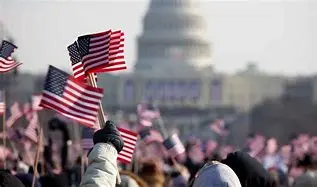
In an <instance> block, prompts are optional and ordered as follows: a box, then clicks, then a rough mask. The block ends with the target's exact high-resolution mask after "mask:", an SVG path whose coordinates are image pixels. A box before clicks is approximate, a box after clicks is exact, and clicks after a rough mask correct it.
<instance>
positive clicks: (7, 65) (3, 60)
mask: <svg viewBox="0 0 317 187" xmlns="http://www.w3.org/2000/svg"><path fill="white" fill-rule="evenodd" d="M15 49H17V47H16V46H15V45H13V44H12V43H10V42H8V41H5V40H3V41H2V45H1V48H0V72H7V71H10V70H12V69H14V68H16V67H18V66H19V65H21V64H22V63H17V62H15V60H13V59H12V57H11V54H12V53H13V52H14V50H15Z"/></svg>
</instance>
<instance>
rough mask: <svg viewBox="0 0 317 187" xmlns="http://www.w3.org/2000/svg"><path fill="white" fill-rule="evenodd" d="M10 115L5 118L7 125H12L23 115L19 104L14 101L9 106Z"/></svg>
mask: <svg viewBox="0 0 317 187" xmlns="http://www.w3.org/2000/svg"><path fill="white" fill-rule="evenodd" d="M10 113H11V116H10V117H9V118H8V119H7V121H6V125H7V127H12V125H13V124H14V123H15V122H16V121H17V120H18V119H19V118H20V117H22V116H23V112H22V111H21V109H20V104H19V103H18V102H17V101H16V102H14V103H13V105H12V106H11V108H10Z"/></svg>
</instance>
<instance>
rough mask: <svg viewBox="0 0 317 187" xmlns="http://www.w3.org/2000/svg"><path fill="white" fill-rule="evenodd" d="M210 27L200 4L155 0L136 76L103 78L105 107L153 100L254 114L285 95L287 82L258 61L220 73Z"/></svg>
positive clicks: (147, 17)
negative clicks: (264, 103) (258, 107)
mask: <svg viewBox="0 0 317 187" xmlns="http://www.w3.org/2000/svg"><path fill="white" fill-rule="evenodd" d="M206 29H207V28H206V23H205V20H204V18H203V16H202V15H201V14H200V10H199V1H197V0H151V2H150V3H149V8H148V11H147V12H146V14H145V16H144V19H143V32H142V34H141V35H140V36H139V37H138V39H137V44H138V45H137V46H138V49H137V61H136V64H135V67H134V72H133V73H131V74H123V75H120V76H107V77H104V78H101V80H100V84H101V85H102V84H104V85H105V87H106V94H105V98H104V104H105V106H110V107H111V106H120V107H122V108H125V107H135V106H136V105H137V104H138V103H139V102H140V101H143V100H147V101H151V102H155V103H157V104H158V105H159V106H160V107H164V108H180V107H182V108H186V107H188V108H198V109H207V108H218V107H220V108H221V107H235V108H237V109H238V110H241V111H248V110H250V109H251V108H252V107H253V106H254V105H256V104H258V103H260V102H262V101H263V100H265V99H269V98H276V97H278V96H280V95H281V94H282V92H283V84H284V82H285V78H283V77H281V76H272V75H266V74H264V73H263V72H260V71H259V70H258V69H257V67H256V66H255V65H254V64H253V63H250V64H249V65H248V67H247V68H246V69H245V71H242V72H239V73H236V74H234V75H228V74H223V73H218V72H214V71H213V68H212V46H211V43H210V42H209V39H208V37H207V34H206ZM233 63H234V62H233ZM98 81H99V80H98Z"/></svg>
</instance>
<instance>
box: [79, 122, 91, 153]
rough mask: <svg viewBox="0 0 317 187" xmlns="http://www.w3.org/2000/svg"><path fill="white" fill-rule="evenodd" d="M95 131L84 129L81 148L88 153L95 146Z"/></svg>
mask: <svg viewBox="0 0 317 187" xmlns="http://www.w3.org/2000/svg"><path fill="white" fill-rule="evenodd" d="M93 135H94V130H93V129H91V128H88V127H84V128H83V131H82V136H81V141H80V143H81V148H82V149H83V150H86V151H88V150H89V149H90V148H92V147H93V146H94V142H93Z"/></svg>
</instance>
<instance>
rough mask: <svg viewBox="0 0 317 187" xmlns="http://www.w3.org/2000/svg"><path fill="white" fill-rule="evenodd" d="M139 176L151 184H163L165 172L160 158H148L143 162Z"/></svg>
mask: <svg viewBox="0 0 317 187" xmlns="http://www.w3.org/2000/svg"><path fill="white" fill-rule="evenodd" d="M139 176H140V177H141V178H142V179H143V180H144V181H145V182H146V183H147V184H148V185H149V186H163V184H164V181H165V177H164V172H163V169H162V167H160V165H159V162H158V160H148V161H145V162H144V163H142V164H141V169H140V170H139Z"/></svg>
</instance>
